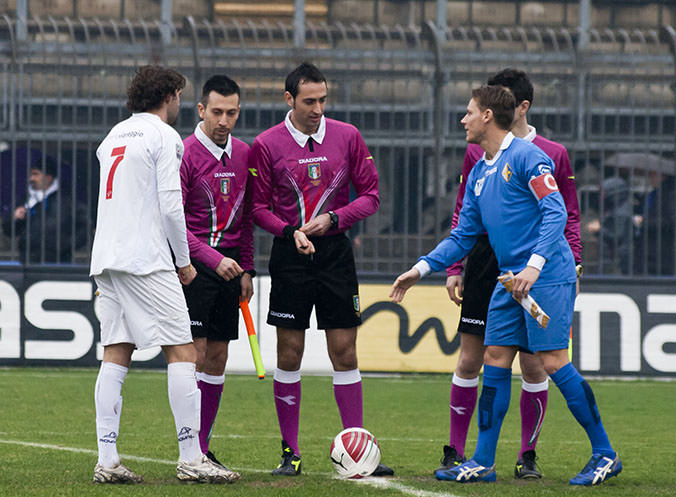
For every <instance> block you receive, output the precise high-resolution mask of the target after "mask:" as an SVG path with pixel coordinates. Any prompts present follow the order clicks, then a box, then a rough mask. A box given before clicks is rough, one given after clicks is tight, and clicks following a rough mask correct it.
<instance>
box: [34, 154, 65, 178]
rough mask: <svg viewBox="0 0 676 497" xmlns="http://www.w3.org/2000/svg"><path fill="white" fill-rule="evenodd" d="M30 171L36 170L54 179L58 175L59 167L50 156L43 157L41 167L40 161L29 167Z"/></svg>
mask: <svg viewBox="0 0 676 497" xmlns="http://www.w3.org/2000/svg"><path fill="white" fill-rule="evenodd" d="M31 169H36V170H38V171H40V172H44V173H45V174H49V175H50V176H51V177H53V178H56V177H57V175H58V174H59V165H58V164H57V162H56V159H54V158H53V157H50V156H46V157H45V165H44V167H43V165H42V162H41V161H37V162H36V163H35V164H33V165H32V166H31Z"/></svg>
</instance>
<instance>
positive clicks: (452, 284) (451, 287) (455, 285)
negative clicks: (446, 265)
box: [446, 274, 464, 305]
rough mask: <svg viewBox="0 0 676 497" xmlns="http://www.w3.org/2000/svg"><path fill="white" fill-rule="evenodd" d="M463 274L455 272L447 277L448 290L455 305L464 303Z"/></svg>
mask: <svg viewBox="0 0 676 497" xmlns="http://www.w3.org/2000/svg"><path fill="white" fill-rule="evenodd" d="M463 290H464V288H463V286H462V275H461V274H454V275H451V276H449V277H448V278H446V291H447V292H448V296H449V297H450V298H451V300H452V301H453V302H455V305H460V304H462V291H463Z"/></svg>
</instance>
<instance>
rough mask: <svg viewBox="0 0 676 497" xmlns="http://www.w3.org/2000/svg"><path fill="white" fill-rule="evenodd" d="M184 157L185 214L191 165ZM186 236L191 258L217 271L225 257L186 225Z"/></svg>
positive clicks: (182, 171)
mask: <svg viewBox="0 0 676 497" xmlns="http://www.w3.org/2000/svg"><path fill="white" fill-rule="evenodd" d="M187 155H188V154H184V155H183V160H182V161H181V169H180V173H181V192H182V193H183V211H184V212H185V204H186V201H187V198H188V192H189V190H190V164H188V162H187V161H186V156H187ZM186 235H187V237H188V249H189V250H190V257H191V258H193V259H196V260H198V261H200V262H202V263H204V264H206V265H207V266H208V267H210V268H211V269H214V270H215V269H216V267H217V266H218V263H219V262H221V259H222V258H223V256H222V255H221V254H220V253H219V252H217V251H216V250H214V249H212V248H211V247H210V246H209V245H207V244H206V243H204V242H203V241H201V240H200V239H199V238H197V237H196V236H195V235H194V234H193V233H192V231H190V229H188V227H187V223H186Z"/></svg>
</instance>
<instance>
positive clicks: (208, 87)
mask: <svg viewBox="0 0 676 497" xmlns="http://www.w3.org/2000/svg"><path fill="white" fill-rule="evenodd" d="M212 91H215V92H216V93H218V94H219V95H223V96H224V97H227V96H229V95H237V96H238V97H239V96H240V93H239V85H238V84H237V83H235V82H234V81H233V80H232V79H230V78H229V77H227V76H226V75H225V74H215V75H214V76H211V77H210V78H209V79H207V82H206V83H204V86H202V100H201V102H202V105H204V106H205V107H206V106H207V102H208V101H209V94H210V93H211V92H212Z"/></svg>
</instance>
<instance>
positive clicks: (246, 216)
mask: <svg viewBox="0 0 676 497" xmlns="http://www.w3.org/2000/svg"><path fill="white" fill-rule="evenodd" d="M252 184H253V181H252V175H251V174H250V173H249V175H248V176H247V180H246V191H245V193H244V210H243V212H242V224H241V231H240V235H239V260H240V266H241V268H242V269H243V270H244V271H248V270H249V269H253V268H254V246H253V219H252V217H251V186H252Z"/></svg>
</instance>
